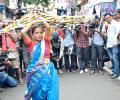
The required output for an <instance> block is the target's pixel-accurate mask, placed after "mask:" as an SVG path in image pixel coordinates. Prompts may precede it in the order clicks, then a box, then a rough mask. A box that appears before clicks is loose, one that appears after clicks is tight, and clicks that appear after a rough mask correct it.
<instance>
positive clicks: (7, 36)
mask: <svg viewBox="0 0 120 100" xmlns="http://www.w3.org/2000/svg"><path fill="white" fill-rule="evenodd" d="M17 37H18V35H17V34H16V33H15V32H8V33H4V34H2V50H3V51H4V52H7V56H8V58H9V59H14V60H10V61H9V62H10V63H11V64H12V66H13V68H12V69H13V70H16V71H14V72H15V73H16V72H17V76H18V80H19V83H20V84H23V80H22V73H21V69H20V66H19V55H18V52H17V49H16V40H17ZM12 74H13V73H12Z"/></svg>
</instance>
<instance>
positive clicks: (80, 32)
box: [75, 22, 89, 74]
mask: <svg viewBox="0 0 120 100" xmlns="http://www.w3.org/2000/svg"><path fill="white" fill-rule="evenodd" d="M76 28H77V30H76V33H75V43H76V46H77V55H78V61H79V66H80V73H81V74H82V73H84V72H88V69H87V67H88V57H87V55H88V47H89V30H88V29H87V30H86V29H85V27H84V23H82V22H81V23H80V25H78V26H77V27H76Z"/></svg>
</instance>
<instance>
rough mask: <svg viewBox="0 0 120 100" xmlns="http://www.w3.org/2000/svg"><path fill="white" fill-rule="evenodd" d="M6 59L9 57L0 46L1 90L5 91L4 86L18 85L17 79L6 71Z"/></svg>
mask: <svg viewBox="0 0 120 100" xmlns="http://www.w3.org/2000/svg"><path fill="white" fill-rule="evenodd" d="M5 59H7V58H6V57H4V55H3V54H2V48H0V92H4V91H5V89H3V88H2V87H3V86H10V87H16V86H17V81H16V80H15V79H14V78H12V77H11V76H9V75H8V74H7V73H6V72H5Z"/></svg>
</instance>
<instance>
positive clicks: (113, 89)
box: [0, 70, 120, 100]
mask: <svg viewBox="0 0 120 100" xmlns="http://www.w3.org/2000/svg"><path fill="white" fill-rule="evenodd" d="M59 83H60V100H119V99H120V80H118V79H110V77H109V76H108V73H107V72H105V75H100V74H98V73H96V74H94V75H89V74H88V73H84V74H80V73H79V70H77V72H75V73H70V72H67V73H66V72H64V73H63V74H62V75H59ZM24 87H25V85H18V87H16V88H8V89H7V91H6V92H4V93H1V94H0V98H1V99H0V100H24V99H23V96H24Z"/></svg>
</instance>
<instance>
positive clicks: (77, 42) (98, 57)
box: [0, 10, 120, 91]
mask: <svg viewBox="0 0 120 100" xmlns="http://www.w3.org/2000/svg"><path fill="white" fill-rule="evenodd" d="M1 23H2V21H1ZM1 28H4V26H1ZM32 28H33V27H30V28H29V29H28V31H29V32H26V34H27V33H28V35H27V36H28V37H29V39H31V40H32V39H34V37H33V35H32V33H33V32H32ZM50 28H51V29H52V31H51V32H50V33H51V34H50V35H51V40H50V41H51V43H50V44H51V46H50V60H51V62H53V63H54V65H55V69H56V70H58V73H59V74H62V73H63V70H64V69H65V72H76V70H79V72H80V74H83V73H85V72H89V74H90V75H93V74H95V73H96V72H98V73H99V74H101V75H104V71H103V67H104V63H105V58H104V55H105V52H106V51H107V53H108V55H109V58H110V61H111V63H112V66H111V67H112V74H110V77H111V78H112V79H115V78H117V77H119V75H120V10H118V11H117V13H116V17H115V18H114V19H113V18H112V15H111V14H110V13H107V14H105V15H104V16H103V17H102V18H99V16H97V15H95V18H94V19H93V20H89V19H88V20H85V21H83V22H81V23H79V24H75V23H74V24H69V23H65V24H64V25H63V24H62V23H57V24H56V25H55V26H54V27H50ZM53 28H54V29H53ZM43 29H44V28H43ZM21 30H22V29H20V28H18V29H16V30H14V31H10V32H9V33H3V34H1V35H0V36H1V38H0V39H1V40H0V48H1V49H0V55H1V57H3V56H4V57H5V55H3V54H5V53H6V52H7V53H9V56H7V58H6V57H5V59H2V58H1V57H0V87H3V86H13V87H15V86H17V81H16V79H17V80H18V82H19V83H20V84H23V79H22V76H24V74H25V72H26V70H27V67H28V65H29V64H30V61H31V56H32V54H31V55H30V53H29V50H30V48H31V47H29V48H28V46H27V45H26V44H28V43H26V40H25V39H24V38H25V36H23V34H22V32H21ZM49 31H50V30H49ZM36 34H37V33H36ZM33 41H34V40H33ZM0 90H1V91H3V90H4V89H2V88H1V89H0Z"/></svg>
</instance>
